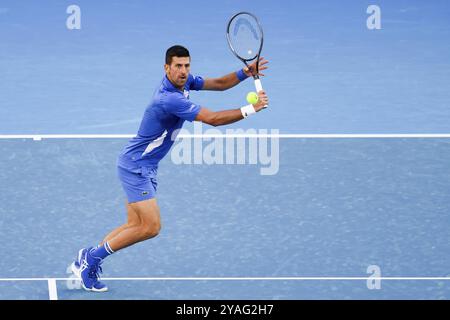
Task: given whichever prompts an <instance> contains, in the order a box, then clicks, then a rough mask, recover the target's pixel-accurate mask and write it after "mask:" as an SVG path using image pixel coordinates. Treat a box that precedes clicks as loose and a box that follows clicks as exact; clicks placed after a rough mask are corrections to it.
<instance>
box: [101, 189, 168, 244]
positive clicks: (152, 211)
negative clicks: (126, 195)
mask: <svg viewBox="0 0 450 320" xmlns="http://www.w3.org/2000/svg"><path fill="white" fill-rule="evenodd" d="M127 209H128V212H130V211H131V214H132V216H133V215H134V214H135V216H136V217H137V219H133V220H132V222H131V224H127V227H125V228H124V229H123V230H121V231H120V232H119V233H118V234H116V235H115V236H114V237H112V238H110V239H108V240H107V241H108V244H109V246H110V247H111V249H112V250H113V251H114V252H115V251H117V250H120V249H123V248H126V247H128V246H130V245H132V244H135V243H137V242H140V241H144V240H147V239H150V238H153V237H156V236H157V235H158V234H159V231H160V229H161V217H160V212H159V207H158V204H157V202H156V199H155V198H153V199H149V200H144V201H139V202H133V203H128V204H127Z"/></svg>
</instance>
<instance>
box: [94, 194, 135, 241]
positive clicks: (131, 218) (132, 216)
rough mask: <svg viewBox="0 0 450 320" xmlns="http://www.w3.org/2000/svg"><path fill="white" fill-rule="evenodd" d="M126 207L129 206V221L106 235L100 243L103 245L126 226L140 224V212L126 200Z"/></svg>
mask: <svg viewBox="0 0 450 320" xmlns="http://www.w3.org/2000/svg"><path fill="white" fill-rule="evenodd" d="M125 207H126V208H127V212H128V221H127V223H125V224H123V225H121V226H120V227H117V228H116V229H114V230H113V231H111V232H110V233H109V234H108V235H107V236H106V237H105V239H103V241H102V242H101V243H100V245H101V246H102V245H103V244H104V243H105V242H106V241H109V240H111V239H112V238H114V237H115V236H117V235H118V234H119V233H120V232H122V231H123V230H125V229H126V228H128V227H130V226H133V225H136V224H139V221H140V219H139V216H138V214H137V213H136V212H135V211H134V210H133V208H131V206H129V205H128V201H126V202H125Z"/></svg>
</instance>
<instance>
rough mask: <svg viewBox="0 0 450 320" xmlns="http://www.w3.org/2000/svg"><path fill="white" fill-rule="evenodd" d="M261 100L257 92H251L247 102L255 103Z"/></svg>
mask: <svg viewBox="0 0 450 320" xmlns="http://www.w3.org/2000/svg"><path fill="white" fill-rule="evenodd" d="M258 100H259V98H258V95H257V94H256V92H249V93H248V94H247V102H248V103H250V104H255V103H257V102H258Z"/></svg>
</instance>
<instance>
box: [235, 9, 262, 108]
mask: <svg viewBox="0 0 450 320" xmlns="http://www.w3.org/2000/svg"><path fill="white" fill-rule="evenodd" d="M227 40H228V45H229V46H230V49H231V52H233V54H234V55H235V56H236V57H237V58H238V59H239V60H241V61H242V62H243V63H244V64H245V65H246V66H247V68H249V63H250V62H252V61H253V60H255V59H256V61H259V57H260V55H261V50H262V47H263V43H264V34H263V30H262V28H261V25H260V24H259V22H258V19H257V18H256V17H255V16H254V15H253V14H251V13H249V12H239V13H236V14H235V15H234V16H232V17H231V19H230V21H229V22H228V25H227ZM252 73H254V72H252ZM258 73H259V63H257V64H256V73H254V74H255V75H254V76H253V79H254V80H255V88H256V92H259V91H261V90H262V89H263V88H262V84H261V80H260V79H259V76H258ZM265 107H267V106H265Z"/></svg>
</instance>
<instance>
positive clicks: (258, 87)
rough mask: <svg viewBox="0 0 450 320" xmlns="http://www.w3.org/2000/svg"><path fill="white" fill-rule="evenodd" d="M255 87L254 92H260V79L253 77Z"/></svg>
mask: <svg viewBox="0 0 450 320" xmlns="http://www.w3.org/2000/svg"><path fill="white" fill-rule="evenodd" d="M255 88H256V92H260V91H261V90H262V89H263V87H262V84H261V80H260V79H255ZM263 108H267V105H265V106H264V107H263Z"/></svg>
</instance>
